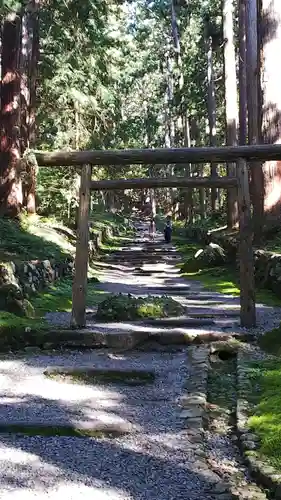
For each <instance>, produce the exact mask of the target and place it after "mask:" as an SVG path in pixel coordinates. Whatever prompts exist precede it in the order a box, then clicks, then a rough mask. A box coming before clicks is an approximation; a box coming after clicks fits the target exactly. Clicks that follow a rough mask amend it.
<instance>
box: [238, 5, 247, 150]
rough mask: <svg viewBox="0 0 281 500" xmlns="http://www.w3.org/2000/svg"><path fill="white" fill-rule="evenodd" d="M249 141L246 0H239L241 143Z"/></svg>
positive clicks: (242, 144)
mask: <svg viewBox="0 0 281 500" xmlns="http://www.w3.org/2000/svg"><path fill="white" fill-rule="evenodd" d="M246 143H247V73H246V0H239V144H240V145H241V146H244V145H245V144H246Z"/></svg>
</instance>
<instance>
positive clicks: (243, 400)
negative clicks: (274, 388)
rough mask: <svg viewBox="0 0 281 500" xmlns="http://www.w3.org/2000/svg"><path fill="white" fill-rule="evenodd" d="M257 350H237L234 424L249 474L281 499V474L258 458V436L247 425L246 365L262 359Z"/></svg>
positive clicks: (262, 356) (277, 499)
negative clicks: (251, 361)
mask: <svg viewBox="0 0 281 500" xmlns="http://www.w3.org/2000/svg"><path fill="white" fill-rule="evenodd" d="M265 357H266V358H267V357H268V356H264V355H263V353H262V352H261V351H259V350H256V351H255V352H254V353H253V351H252V350H250V348H249V349H247V348H246V346H245V347H243V348H240V349H239V350H238V352H237V405H236V425H237V436H238V443H239V446H240V450H241V453H242V455H243V458H244V460H245V463H246V465H247V467H248V469H249V472H250V474H251V476H252V477H253V478H254V479H255V480H256V481H257V482H258V483H259V484H260V485H261V486H263V487H264V488H266V489H269V490H270V494H271V495H272V496H273V498H275V499H276V500H281V474H280V471H278V470H277V469H274V468H273V467H271V466H270V465H268V464H267V463H266V461H263V460H261V459H260V457H259V456H258V453H257V451H256V450H257V449H258V446H259V438H258V437H257V436H256V435H255V434H254V433H253V432H252V431H250V429H249V428H248V427H247V421H248V417H249V415H250V404H249V402H248V400H247V395H248V393H249V388H250V387H249V386H250V382H249V379H248V376H247V374H248V366H249V362H250V360H253V359H264V358H265Z"/></svg>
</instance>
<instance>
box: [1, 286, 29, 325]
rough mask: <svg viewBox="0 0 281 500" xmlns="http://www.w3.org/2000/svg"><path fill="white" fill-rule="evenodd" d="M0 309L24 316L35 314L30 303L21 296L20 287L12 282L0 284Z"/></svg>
mask: <svg viewBox="0 0 281 500" xmlns="http://www.w3.org/2000/svg"><path fill="white" fill-rule="evenodd" d="M0 310H1V311H8V312H10V313H13V314H15V315H16V316H22V317H25V318H34V316H35V312H34V308H33V306H32V304H31V303H30V302H29V301H28V300H27V299H25V298H24V297H23V292H22V290H21V288H20V287H19V286H18V285H15V284H14V283H5V284H3V285H1V286H0Z"/></svg>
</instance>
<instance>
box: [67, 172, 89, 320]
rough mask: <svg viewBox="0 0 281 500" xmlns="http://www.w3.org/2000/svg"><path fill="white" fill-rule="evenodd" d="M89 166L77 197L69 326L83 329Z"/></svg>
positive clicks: (86, 272) (85, 290)
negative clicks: (77, 206) (75, 238)
mask: <svg viewBox="0 0 281 500" xmlns="http://www.w3.org/2000/svg"><path fill="white" fill-rule="evenodd" d="M91 173H92V168H91V165H83V167H82V172H81V185H80V196H79V211H78V228H77V242H76V255H75V275H74V279H73V286H72V318H71V325H72V326H73V327H76V328H83V327H84V326H85V325H86V296H87V275H88V260H89V225H88V222H89V208H90V198H91V194H90V193H91V192H90V183H91Z"/></svg>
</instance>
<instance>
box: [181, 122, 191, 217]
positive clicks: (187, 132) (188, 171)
mask: <svg viewBox="0 0 281 500" xmlns="http://www.w3.org/2000/svg"><path fill="white" fill-rule="evenodd" d="M183 123H184V147H186V148H190V146H191V140H190V125H189V117H188V116H187V115H185V117H184V119H183ZM191 171H192V166H191V164H190V163H187V164H186V166H185V176H186V177H191ZM184 212H185V225H187V223H188V222H189V223H192V221H193V190H192V189H187V190H185V192H184Z"/></svg>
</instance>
